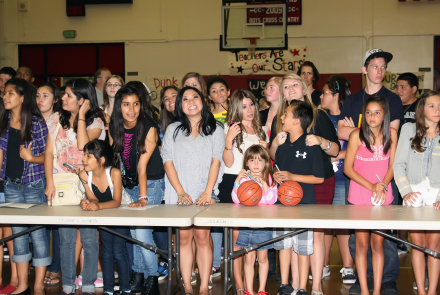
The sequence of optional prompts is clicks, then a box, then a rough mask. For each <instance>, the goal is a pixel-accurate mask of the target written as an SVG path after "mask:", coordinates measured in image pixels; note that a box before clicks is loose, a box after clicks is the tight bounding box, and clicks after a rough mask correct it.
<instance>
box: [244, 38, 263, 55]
mask: <svg viewBox="0 0 440 295" xmlns="http://www.w3.org/2000/svg"><path fill="white" fill-rule="evenodd" d="M258 39H260V38H259V37H253V38H242V40H243V43H244V45H245V46H246V48H247V49H248V55H249V56H251V57H252V58H254V57H255V48H256V47H257V41H258Z"/></svg>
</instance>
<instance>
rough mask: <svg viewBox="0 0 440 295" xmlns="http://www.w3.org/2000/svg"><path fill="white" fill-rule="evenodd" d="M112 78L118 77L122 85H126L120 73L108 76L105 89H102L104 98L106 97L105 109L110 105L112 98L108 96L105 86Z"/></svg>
mask: <svg viewBox="0 0 440 295" xmlns="http://www.w3.org/2000/svg"><path fill="white" fill-rule="evenodd" d="M111 78H115V79H117V80H118V81H119V83H121V87H122V86H124V79H122V77H121V76H119V75H111V76H110V77H108V78H107V80H105V84H104V91H102V98H103V99H104V104H103V109H104V110H105V108H106V107H108V106H109V105H110V98H109V96H108V93H107V89H105V88H106V87H107V83H108V80H110V79H111Z"/></svg>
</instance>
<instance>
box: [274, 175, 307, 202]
mask: <svg viewBox="0 0 440 295" xmlns="http://www.w3.org/2000/svg"><path fill="white" fill-rule="evenodd" d="M302 197H303V190H302V187H301V186H300V185H299V183H298V182H296V181H293V180H288V181H286V182H283V183H282V184H281V185H280V187H279V188H278V199H279V200H280V202H281V204H283V205H286V206H295V205H297V204H298V203H299V202H301V200H302Z"/></svg>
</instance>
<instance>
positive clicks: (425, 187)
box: [403, 178, 439, 206]
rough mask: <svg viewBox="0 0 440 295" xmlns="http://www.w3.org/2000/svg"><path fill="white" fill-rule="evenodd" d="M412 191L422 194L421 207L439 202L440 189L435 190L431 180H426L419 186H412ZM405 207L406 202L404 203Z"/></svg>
mask: <svg viewBox="0 0 440 295" xmlns="http://www.w3.org/2000/svg"><path fill="white" fill-rule="evenodd" d="M411 189H412V191H413V192H414V193H421V195H420V196H419V198H420V197H421V198H422V199H421V201H420V203H421V204H420V205H421V206H432V205H433V204H434V203H435V202H436V200H437V194H438V191H439V189H438V188H433V187H432V186H431V184H430V181H429V178H426V179H425V180H423V181H422V182H420V183H418V184H411ZM403 205H404V206H405V202H403Z"/></svg>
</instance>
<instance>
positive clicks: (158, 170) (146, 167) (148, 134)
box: [109, 85, 165, 295]
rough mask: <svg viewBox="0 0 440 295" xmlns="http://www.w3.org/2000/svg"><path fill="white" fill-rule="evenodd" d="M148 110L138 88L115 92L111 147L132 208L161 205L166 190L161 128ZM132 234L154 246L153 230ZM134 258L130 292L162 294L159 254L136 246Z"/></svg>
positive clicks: (138, 228) (137, 231) (144, 294)
mask: <svg viewBox="0 0 440 295" xmlns="http://www.w3.org/2000/svg"><path fill="white" fill-rule="evenodd" d="M143 87H144V86H143ZM146 109H148V108H147V106H145V101H144V99H142V98H141V94H140V93H139V91H138V90H137V89H136V88H134V87H132V86H130V85H125V86H124V87H122V88H121V89H119V91H118V92H117V93H116V96H115V105H114V110H113V113H112V118H111V122H110V127H109V131H110V144H112V146H113V149H114V151H115V152H116V153H118V154H119V156H120V158H121V162H122V164H123V168H124V169H123V171H122V175H123V176H122V180H123V182H122V184H123V186H124V188H125V190H126V191H127V193H129V194H130V196H131V197H132V199H133V200H134V203H132V204H131V205H130V206H131V207H143V206H146V205H147V204H160V203H161V201H162V196H163V190H164V174H165V171H164V168H163V163H162V159H161V157H160V153H159V148H158V146H159V145H160V144H161V142H160V139H159V135H158V134H159V131H158V125H157V123H156V121H155V120H154V119H153V118H152V117H151V116H150V115H149V112H147V111H144V110H146ZM130 232H131V235H132V237H133V238H135V239H137V240H140V241H142V242H144V243H147V244H153V243H154V241H153V229H152V228H146V227H131V230H130ZM133 258H134V259H133V261H134V264H133V266H132V268H133V272H132V279H131V283H132V284H131V291H132V292H134V293H139V292H142V294H143V295H146V294H159V289H158V276H159V273H158V271H157V256H156V254H155V253H153V252H151V251H149V250H147V249H144V248H142V247H139V246H137V245H135V246H134V257H133ZM140 261H142V263H141V262H140Z"/></svg>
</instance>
